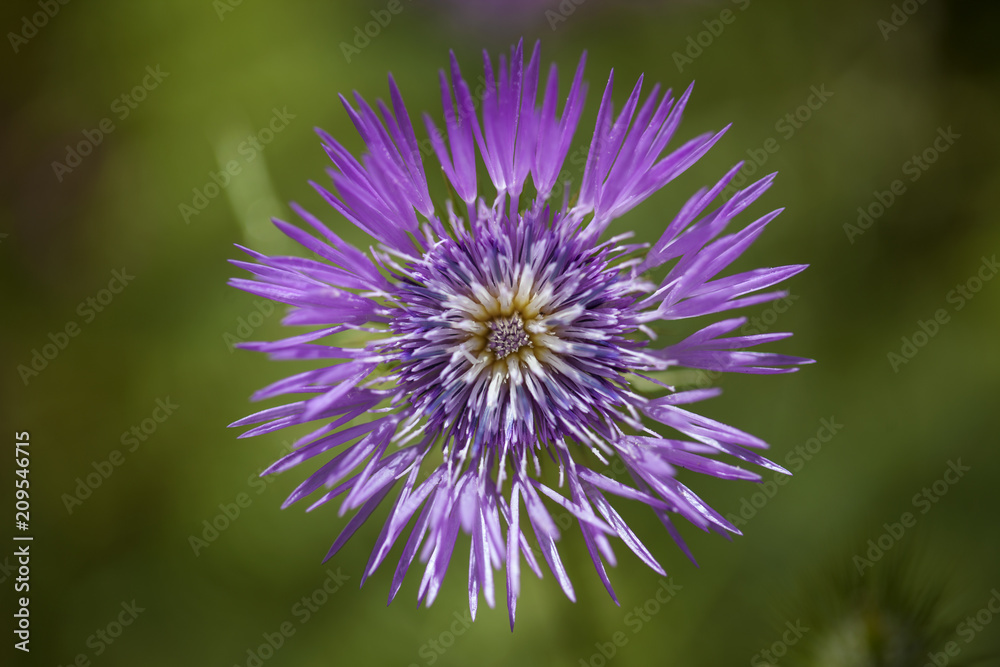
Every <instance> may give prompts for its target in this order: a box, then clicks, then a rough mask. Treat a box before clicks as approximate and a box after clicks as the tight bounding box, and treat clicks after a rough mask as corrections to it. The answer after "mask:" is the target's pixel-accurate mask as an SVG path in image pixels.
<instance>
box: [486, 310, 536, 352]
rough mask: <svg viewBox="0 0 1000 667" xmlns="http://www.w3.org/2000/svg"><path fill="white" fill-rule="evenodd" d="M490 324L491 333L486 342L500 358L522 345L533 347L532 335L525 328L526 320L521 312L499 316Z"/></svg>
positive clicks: (515, 350)
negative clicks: (522, 317)
mask: <svg viewBox="0 0 1000 667" xmlns="http://www.w3.org/2000/svg"><path fill="white" fill-rule="evenodd" d="M488 326H489V328H490V335H489V336H488V337H487V339H486V344H487V345H488V346H489V348H490V349H491V350H493V354H495V355H496V356H497V358H498V359H503V358H505V357H507V356H508V355H510V354H513V353H515V352H517V351H518V350H520V349H521V348H522V347H525V346H527V347H531V337H530V336H528V332H527V331H525V330H524V320H522V319H521V314H520V313H514V314H513V315H511V316H510V317H497V318H495V319H493V320H490V322H489V324H488Z"/></svg>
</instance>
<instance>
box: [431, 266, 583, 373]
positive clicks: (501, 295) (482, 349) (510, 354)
mask: <svg viewBox="0 0 1000 667" xmlns="http://www.w3.org/2000/svg"><path fill="white" fill-rule="evenodd" d="M552 301H553V293H552V289H551V287H550V286H549V285H548V283H547V281H542V282H541V283H540V284H539V283H536V281H535V279H534V276H533V275H532V272H531V271H530V269H524V270H522V271H521V272H520V275H519V276H518V279H517V280H516V281H515V282H514V283H513V284H505V283H501V284H500V285H495V286H490V287H489V288H487V287H486V286H484V285H482V284H478V283H477V284H474V285H472V286H471V289H470V293H469V294H468V295H463V296H454V297H452V298H451V299H450V300H449V302H448V303H447V304H446V305H447V307H448V310H449V314H450V315H451V317H449V319H450V320H451V321H452V326H453V327H455V328H457V329H460V330H462V331H465V332H467V333H468V337H467V338H465V340H464V341H463V342H462V344H461V345H460V346H458V348H457V349H456V350H455V353H456V354H458V355H461V356H463V357H465V358H466V359H467V360H468V361H470V362H472V364H473V365H472V367H471V368H470V369H469V370H468V372H467V374H466V376H465V380H466V381H471V380H473V379H474V378H476V377H477V376H479V375H480V373H482V372H484V371H487V370H489V371H491V372H492V373H493V375H494V376H495V378H496V379H501V380H503V379H507V378H508V377H510V376H513V379H514V381H515V382H519V381H520V375H521V371H522V369H526V370H530V371H532V372H535V373H537V372H538V371H541V365H542V364H545V365H552V364H553V363H557V358H556V356H555V355H553V354H552V353H553V352H558V351H559V350H560V349H561V348H562V347H563V346H564V344H563V343H562V341H561V340H560V339H559V338H558V336H557V335H556V322H558V321H561V319H562V318H560V317H558V316H557V315H556V314H553V313H548V312H546V311H547V310H548V308H549V307H550V306H551V305H552ZM566 315H568V313H566ZM456 316H457V317H456Z"/></svg>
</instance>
